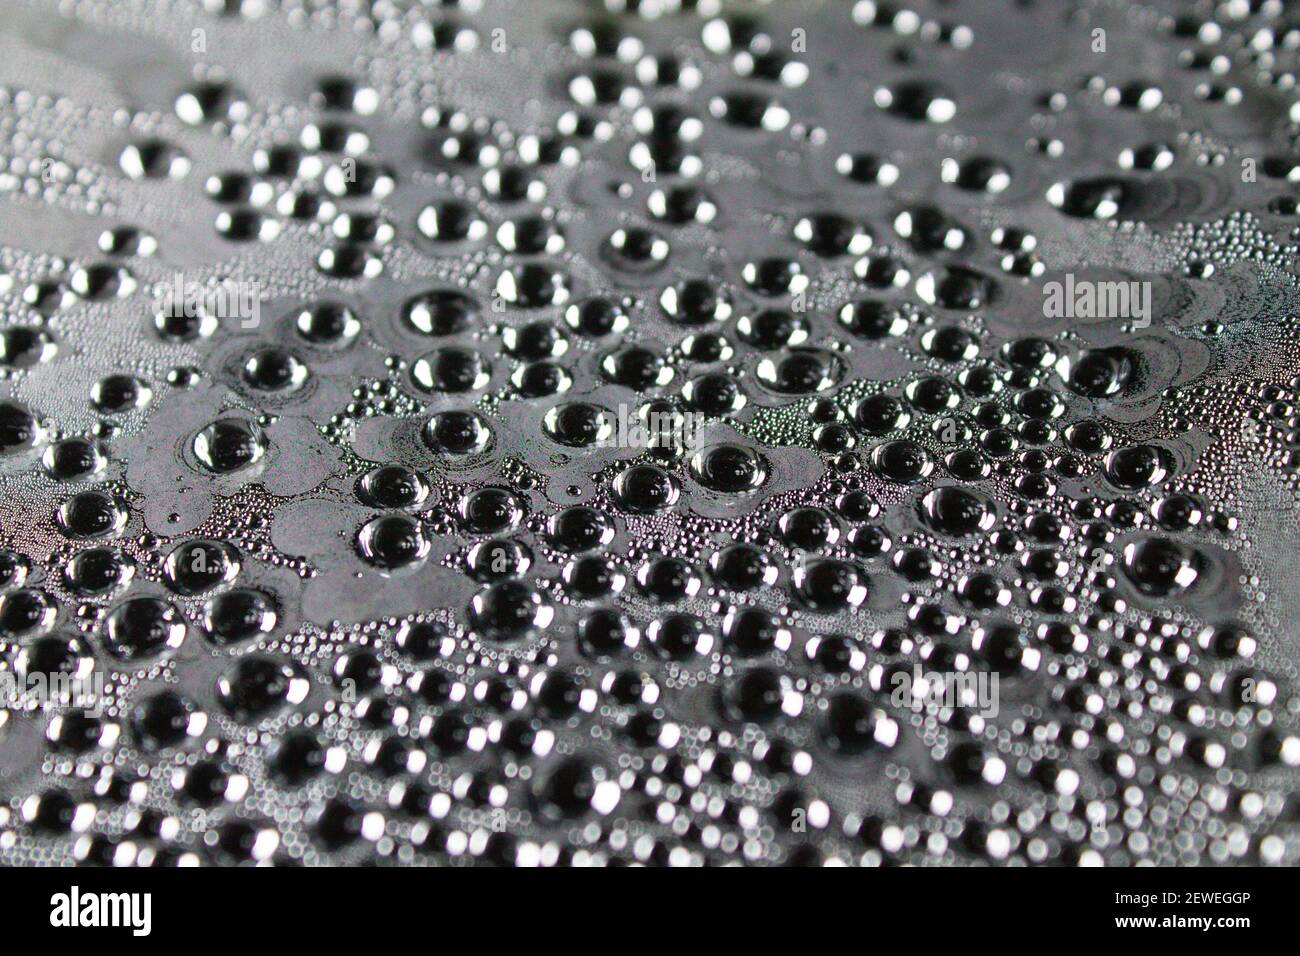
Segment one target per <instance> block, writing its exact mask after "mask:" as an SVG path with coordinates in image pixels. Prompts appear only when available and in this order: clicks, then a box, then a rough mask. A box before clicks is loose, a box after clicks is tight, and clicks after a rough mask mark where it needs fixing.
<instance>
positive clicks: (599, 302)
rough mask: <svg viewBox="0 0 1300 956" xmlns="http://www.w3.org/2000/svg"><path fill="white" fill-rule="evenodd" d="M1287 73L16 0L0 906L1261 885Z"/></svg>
mask: <svg viewBox="0 0 1300 956" xmlns="http://www.w3.org/2000/svg"><path fill="white" fill-rule="evenodd" d="M1298 43H1300V27H1297V26H1296V24H1295V23H1294V22H1293V20H1292V19H1291V18H1288V17H1287V16H1286V15H1285V14H1283V13H1282V12H1281V7H1280V5H1278V4H1274V3H1269V2H1265V3H1253V4H1250V3H1227V4H1223V5H1220V6H1219V7H1211V6H1208V5H1190V6H1189V5H1184V4H1168V5H1157V6H1151V7H1140V8H1139V7H1132V8H1118V7H1117V8H1114V9H1110V8H1094V7H1092V6H1088V5H1083V6H1078V7H1076V6H1074V5H1070V4H1041V5H1039V4H1021V3H1014V4H1013V3H1002V2H996V3H995V2H979V3H953V4H947V3H945V4H930V3H918V4H917V5H915V6H907V5H903V4H888V3H883V2H882V3H875V2H870V0H863V2H857V3H850V2H845V3H826V4H821V3H811V2H796V0H792V2H781V3H772V4H749V3H736V4H723V5H721V6H720V5H719V4H717V3H713V2H708V0H695V2H686V0H641V2H639V3H626V4H625V3H617V4H614V3H610V4H609V8H608V9H606V7H605V6H603V5H601V4H598V3H580V2H556V3H540V2H522V0H518V2H505V0H501V2H498V0H482V2H481V3H480V2H477V0H461V2H459V3H452V2H447V3H442V4H417V3H359V4H341V5H337V6H335V5H325V4H299V3H292V2H274V0H265V2H263V0H243V2H242V3H241V2H239V0H229V2H223V0H215V2H205V3H195V4H190V5H188V6H184V7H177V6H175V5H155V4H150V3H144V2H136V0H125V2H113V3H106V2H87V3H83V4H78V5H76V7H75V9H74V8H69V7H68V6H66V5H62V6H60V5H55V4H50V3H43V2H37V3H30V4H28V3H12V4H10V5H8V6H7V7H6V11H5V18H4V23H3V25H2V26H0V137H2V138H3V143H2V145H0V152H2V153H3V158H4V162H3V163H2V164H0V204H3V205H2V206H0V209H2V210H3V211H2V212H0V301H2V302H3V306H4V317H3V322H2V323H0V375H2V376H3V379H2V380H0V655H2V658H3V661H4V670H3V671H2V672H0V677H3V678H4V679H5V685H4V686H5V687H6V688H7V694H6V696H5V699H4V703H5V705H6V706H5V707H4V708H3V709H0V831H2V832H0V861H3V862H6V863H51V862H59V863H64V862H78V863H85V864H117V865H148V866H166V865H176V864H187V863H205V864H207V863H218V864H232V863H251V862H270V863H277V864H290V863H297V862H303V863H307V864H318V863H353V862H379V863H384V864H423V863H452V864H456V865H470V864H473V865H493V864H527V865H538V864H540V865H549V866H554V865H567V864H579V863H581V864H586V863H596V864H607V865H621V864H629V863H647V864H670V865H697V864H706V863H707V864H714V865H716V864H725V863H777V864H803V865H818V864H821V863H824V862H829V861H838V862H842V863H850V864H859V863H861V864H866V865H879V864H884V863H918V864H922V863H924V864H946V865H960V864H968V863H972V862H976V861H984V862H992V863H1033V864H1064V865H1080V864H1097V863H1105V864H1107V865H1132V864H1136V863H1139V862H1156V863H1162V864H1230V863H1250V864H1258V863H1268V864H1294V863H1295V862H1296V858H1297V854H1298V853H1300V844H1298V843H1297V839H1298V837H1300V834H1298V833H1297V823H1296V821H1297V819H1298V818H1300V817H1298V812H1300V805H1298V804H1297V802H1296V798H1295V794H1294V790H1295V782H1296V767H1297V766H1298V765H1300V736H1297V731H1296V725H1297V719H1298V717H1300V697H1297V696H1296V695H1295V692H1294V686H1295V678H1296V667H1297V639H1298V638H1300V628H1298V626H1297V624H1296V621H1297V620H1298V619H1300V617H1298V615H1300V606H1298V599H1297V595H1298V594H1300V574H1298V573H1297V571H1296V561H1295V554H1294V552H1295V547H1296V542H1297V541H1298V540H1300V508H1298V507H1297V497H1296V495H1297V477H1296V475H1297V466H1298V465H1300V414H1298V413H1297V394H1298V392H1300V340H1298V339H1297V335H1296V332H1297V320H1296V315H1297V305H1300V290H1297V284H1296V278H1295V275H1294V271H1293V269H1294V262H1295V258H1294V256H1295V249H1296V245H1297V243H1300V218H1298V214H1300V205H1298V204H1297V198H1296V196H1295V184H1296V183H1297V182H1300V158H1297V157H1300V152H1297V146H1296V143H1297V139H1296V137H1297V135H1298V134H1297V126H1296V122H1297V121H1300V110H1297V109H1296V107H1295V96H1294V92H1293V87H1294V83H1295V71H1296V65H1297V64H1296V59H1297V55H1296V48H1297V44H1298ZM60 681H62V682H63V683H62V684H60V683H59V682H60ZM73 681H76V682H79V683H76V684H75V687H76V688H80V689H81V690H82V691H83V693H84V692H87V691H88V692H91V693H92V694H93V699H90V698H86V697H84V696H83V697H81V698H78V699H69V698H70V695H69V694H63V695H62V696H60V694H59V693H56V690H57V688H58V687H60V686H62V687H63V689H64V690H65V691H66V690H68V687H69V686H70V685H69V682H73ZM945 689H946V690H947V693H946V694H944V693H942V692H943V691H944V690H945Z"/></svg>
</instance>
